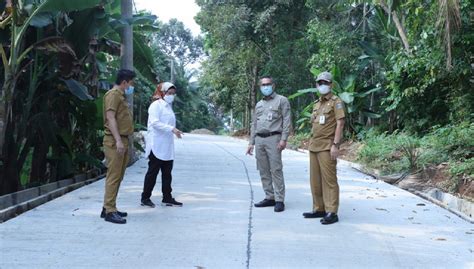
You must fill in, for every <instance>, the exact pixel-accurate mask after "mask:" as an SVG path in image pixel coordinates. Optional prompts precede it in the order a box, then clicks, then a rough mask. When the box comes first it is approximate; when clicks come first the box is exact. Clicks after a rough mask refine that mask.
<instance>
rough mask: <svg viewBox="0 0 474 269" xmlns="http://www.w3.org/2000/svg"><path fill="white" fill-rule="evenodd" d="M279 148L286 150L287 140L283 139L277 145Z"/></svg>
mask: <svg viewBox="0 0 474 269" xmlns="http://www.w3.org/2000/svg"><path fill="white" fill-rule="evenodd" d="M277 148H278V150H284V149H285V148H286V141H283V140H281V141H280V143H278V146H277Z"/></svg>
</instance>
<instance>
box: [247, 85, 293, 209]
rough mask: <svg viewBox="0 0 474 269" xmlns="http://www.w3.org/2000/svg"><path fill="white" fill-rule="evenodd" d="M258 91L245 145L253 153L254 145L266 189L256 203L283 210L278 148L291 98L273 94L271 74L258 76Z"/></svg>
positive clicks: (282, 141)
mask: <svg viewBox="0 0 474 269" xmlns="http://www.w3.org/2000/svg"><path fill="white" fill-rule="evenodd" d="M260 91H261V92H262V94H263V99H262V100H260V101H259V102H258V103H257V105H256V106H255V113H254V115H253V119H252V125H251V127H252V128H251V133H250V143H249V146H248V148H247V154H249V155H252V152H253V148H254V146H255V151H256V159H257V169H258V171H259V172H260V178H261V180H262V186H263V190H264V192H265V199H264V200H262V201H260V202H258V203H256V204H255V207H267V206H274V211H275V212H282V211H284V210H285V204H284V200H285V181H284V179H283V164H282V161H281V152H282V151H283V150H284V149H285V148H286V141H287V139H288V135H289V133H290V126H291V109H290V102H289V101H288V99H287V98H286V97H284V96H282V95H279V94H276V92H275V83H274V82H273V79H272V78H271V77H268V76H266V77H262V78H261V79H260Z"/></svg>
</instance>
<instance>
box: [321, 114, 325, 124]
mask: <svg viewBox="0 0 474 269" xmlns="http://www.w3.org/2000/svg"><path fill="white" fill-rule="evenodd" d="M325 123H326V117H325V116H324V115H321V116H319V124H325Z"/></svg>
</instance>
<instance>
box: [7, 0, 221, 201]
mask: <svg viewBox="0 0 474 269" xmlns="http://www.w3.org/2000/svg"><path fill="white" fill-rule="evenodd" d="M120 3H121V2H120V0H84V1H82V0H81V1H62V0H61V1H60V0H21V1H1V3H0V59H1V62H2V65H1V66H0V72H1V73H2V74H3V76H1V77H0V85H1V88H0V195H2V194H4V193H10V192H14V191H18V190H21V189H23V188H27V187H31V186H37V185H41V184H45V183H49V182H53V181H57V180H60V179H64V178H67V177H71V176H73V175H74V174H77V173H81V172H85V171H87V170H90V169H92V168H103V165H102V162H101V160H102V159H103V153H102V148H101V146H102V138H103V119H102V113H103V112H102V104H103V100H102V97H103V95H104V93H105V92H106V91H107V90H108V89H110V87H111V86H112V85H111V83H113V82H114V79H115V74H116V72H117V70H118V69H119V68H120V64H121V63H120V43H121V37H120V35H121V32H122V29H123V27H124V25H127V24H132V25H133V44H134V66H135V71H136V73H137V74H138V77H137V79H136V85H135V86H136V87H135V88H136V91H135V94H134V102H133V104H134V120H135V122H136V127H137V128H136V130H137V131H138V130H140V129H143V126H144V125H146V119H147V109H148V106H149V104H150V102H151V95H152V93H153V92H154V90H155V87H156V85H157V83H158V82H160V81H168V80H173V82H174V83H175V85H176V86H177V88H178V95H179V97H178V98H177V100H176V103H175V111H176V114H177V120H178V127H179V128H180V129H182V130H184V131H189V130H191V129H193V128H197V127H199V128H202V127H204V126H207V128H209V129H214V130H217V129H218V128H219V126H220V122H219V120H218V118H217V117H216V115H214V114H213V110H211V109H208V108H209V106H208V103H209V102H208V101H207V100H208V99H207V96H206V95H204V94H203V93H202V91H200V86H199V84H196V83H192V82H190V80H191V77H192V73H191V71H188V70H187V69H186V65H188V64H190V63H193V62H195V61H196V60H197V59H199V57H201V56H202V48H203V47H202V40H201V39H200V38H199V37H198V38H194V37H192V35H191V33H190V31H189V30H188V29H186V28H185V27H184V25H183V24H182V23H181V22H178V21H176V20H172V21H170V22H169V23H162V22H160V21H159V20H157V17H156V16H154V15H150V14H149V13H147V12H139V13H137V14H134V16H133V19H132V20H131V21H124V20H122V19H121V9H120ZM171 37H172V38H171ZM171 66H174V68H171Z"/></svg>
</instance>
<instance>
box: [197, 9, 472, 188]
mask: <svg viewBox="0 0 474 269" xmlns="http://www.w3.org/2000/svg"><path fill="white" fill-rule="evenodd" d="M470 2H471V1H469V0H456V1H446V0H439V1H425V0H423V1H419V0H402V1H383V0H377V1H354V0H340V1H325V0H306V1H296V0H275V1H251V0H243V1H237V2H236V1H220V2H219V3H213V2H212V1H204V0H198V1H197V3H198V4H199V5H200V7H201V12H200V14H199V15H198V16H197V21H198V23H199V24H200V25H201V26H202V28H203V30H204V32H205V34H206V35H205V40H204V44H205V51H206V52H207V53H208V54H209V58H208V59H207V60H206V61H205V63H204V66H203V74H202V77H201V83H202V84H203V85H206V86H207V88H209V89H210V93H209V96H210V97H211V99H212V100H213V101H214V103H215V104H216V105H217V106H218V107H219V108H220V109H221V110H222V111H223V112H224V114H225V115H227V116H228V115H230V114H231V113H232V114H233V115H234V116H235V117H236V118H238V119H242V127H243V128H248V126H249V125H248V123H249V120H250V116H251V113H252V108H253V107H254V105H255V102H256V101H257V100H258V98H260V94H259V92H258V87H257V82H258V78H259V77H260V76H262V75H272V76H273V77H274V78H275V80H276V84H277V89H276V90H277V92H279V93H280V94H283V95H286V96H289V98H290V101H291V105H292V112H293V116H294V119H293V120H294V126H295V137H293V138H291V139H290V144H292V145H300V144H301V141H304V140H305V139H307V138H308V137H309V135H310V134H309V133H310V128H311V126H310V122H309V118H310V113H311V110H312V105H313V101H314V100H316V98H318V93H317V90H316V89H315V88H314V77H315V75H317V74H318V73H319V72H321V71H324V70H329V71H331V73H332V74H333V76H334V79H335V83H334V84H335V87H334V92H335V93H336V94H337V95H338V96H339V97H340V98H341V99H342V100H343V101H344V102H345V103H346V107H347V117H346V122H347V124H346V126H347V129H346V132H345V137H346V138H347V139H355V140H359V141H361V142H362V143H363V144H365V146H364V147H363V148H362V150H361V151H360V152H359V154H360V155H359V159H360V161H362V162H364V163H366V164H369V165H370V166H372V167H374V168H377V169H380V170H381V171H383V173H397V172H415V171H418V170H420V169H423V168H425V167H427V166H429V165H436V164H440V163H444V162H446V163H448V164H449V173H450V175H451V176H452V177H453V180H456V179H459V178H462V177H467V178H470V180H472V174H473V172H472V157H473V149H474V148H473V147H472V141H473V139H472V137H473V136H472V132H473V131H472V128H473V127H472V124H470V123H471V122H473V119H474V94H473V91H472V89H473V88H474V73H473V68H472V66H471V64H473V63H474V62H473V59H474V54H473V53H474V51H473V50H472V48H473V46H474V27H473V26H474V25H473V20H474V11H473V10H472V4H471V3H470Z"/></svg>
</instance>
